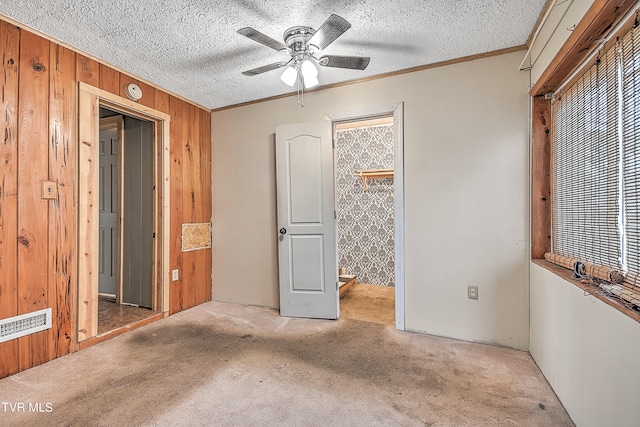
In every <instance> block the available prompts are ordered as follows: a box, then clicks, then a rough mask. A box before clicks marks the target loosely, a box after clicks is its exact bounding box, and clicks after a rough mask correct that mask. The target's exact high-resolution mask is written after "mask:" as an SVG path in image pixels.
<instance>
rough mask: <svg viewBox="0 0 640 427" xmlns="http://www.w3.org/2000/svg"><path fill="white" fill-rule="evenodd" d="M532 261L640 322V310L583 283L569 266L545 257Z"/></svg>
mask: <svg viewBox="0 0 640 427" xmlns="http://www.w3.org/2000/svg"><path fill="white" fill-rule="evenodd" d="M531 262H533V263H534V264H536V265H539V266H540V267H542V268H544V269H545V270H548V271H550V272H552V273H553V274H555V275H556V276H559V277H560V278H562V279H564V280H566V281H567V282H569V283H571V284H572V285H575V286H577V287H578V288H580V289H582V290H583V291H584V293H585V294H589V295H593V296H594V297H595V298H597V299H599V300H601V301H603V302H604V303H605V304H607V305H609V306H611V307H613V308H615V309H616V310H618V311H619V312H621V313H622V314H624V315H626V316H629V317H630V318H632V319H633V320H635V321H636V322H638V323H640V311H637V310H633V309H631V308H629V307H627V306H626V305H624V303H623V302H622V301H621V300H620V299H618V298H613V297H608V296H606V295H603V294H602V293H600V291H601V289H600V288H596V287H594V286H591V285H585V284H584V283H581V282H580V280H578V279H574V278H573V272H572V271H571V270H569V269H567V268H563V267H560V266H558V265H555V264H553V263H551V262H549V261H546V260H544V259H532V260H531Z"/></svg>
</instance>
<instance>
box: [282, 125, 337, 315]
mask: <svg viewBox="0 0 640 427" xmlns="http://www.w3.org/2000/svg"><path fill="white" fill-rule="evenodd" d="M276 172H277V191H278V193H277V206H278V230H276V232H277V233H278V234H279V236H278V260H279V276H280V315H282V316H290V317H310V318H322V319H337V318H338V317H339V315H340V310H339V303H340V299H339V296H338V261H337V254H336V252H337V251H336V225H335V210H334V208H335V186H334V169H333V148H332V139H331V123H330V122H324V123H303V124H295V125H284V126H278V127H277V128H276Z"/></svg>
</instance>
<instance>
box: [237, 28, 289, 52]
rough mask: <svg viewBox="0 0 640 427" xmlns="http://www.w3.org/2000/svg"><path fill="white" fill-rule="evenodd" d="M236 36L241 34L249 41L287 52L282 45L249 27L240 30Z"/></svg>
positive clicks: (285, 47)
mask: <svg viewBox="0 0 640 427" xmlns="http://www.w3.org/2000/svg"><path fill="white" fill-rule="evenodd" d="M238 34H242V35H243V36H245V37H248V38H250V39H251V40H254V41H257V42H258V43H262V44H263V45H265V46H267V47H270V48H271V49H274V50H277V51H281V50H287V46H285V45H284V44H283V43H280V42H279V41H277V40H274V39H272V38H271V37H269V36H267V35H266V34H262V33H261V32H260V31H258V30H254V29H253V28H251V27H244V28H240V29H239V30H238Z"/></svg>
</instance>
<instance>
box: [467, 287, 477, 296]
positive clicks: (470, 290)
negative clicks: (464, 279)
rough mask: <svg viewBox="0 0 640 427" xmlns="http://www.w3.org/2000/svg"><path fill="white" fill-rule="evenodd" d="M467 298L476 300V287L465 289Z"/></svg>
mask: <svg viewBox="0 0 640 427" xmlns="http://www.w3.org/2000/svg"><path fill="white" fill-rule="evenodd" d="M467 297H468V298H469V299H478V287H477V286H476V285H469V286H468V287H467Z"/></svg>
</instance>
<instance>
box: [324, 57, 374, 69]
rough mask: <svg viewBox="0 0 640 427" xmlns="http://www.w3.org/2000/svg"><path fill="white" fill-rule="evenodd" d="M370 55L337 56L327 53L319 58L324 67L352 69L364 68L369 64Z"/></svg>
mask: <svg viewBox="0 0 640 427" xmlns="http://www.w3.org/2000/svg"><path fill="white" fill-rule="evenodd" d="M370 59H371V58H369V57H368V56H337V55H325V56H323V57H321V58H320V59H318V63H319V64H320V65H322V66H323V67H333V68H349V69H351V70H364V69H365V68H367V66H368V65H369V60H370Z"/></svg>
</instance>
